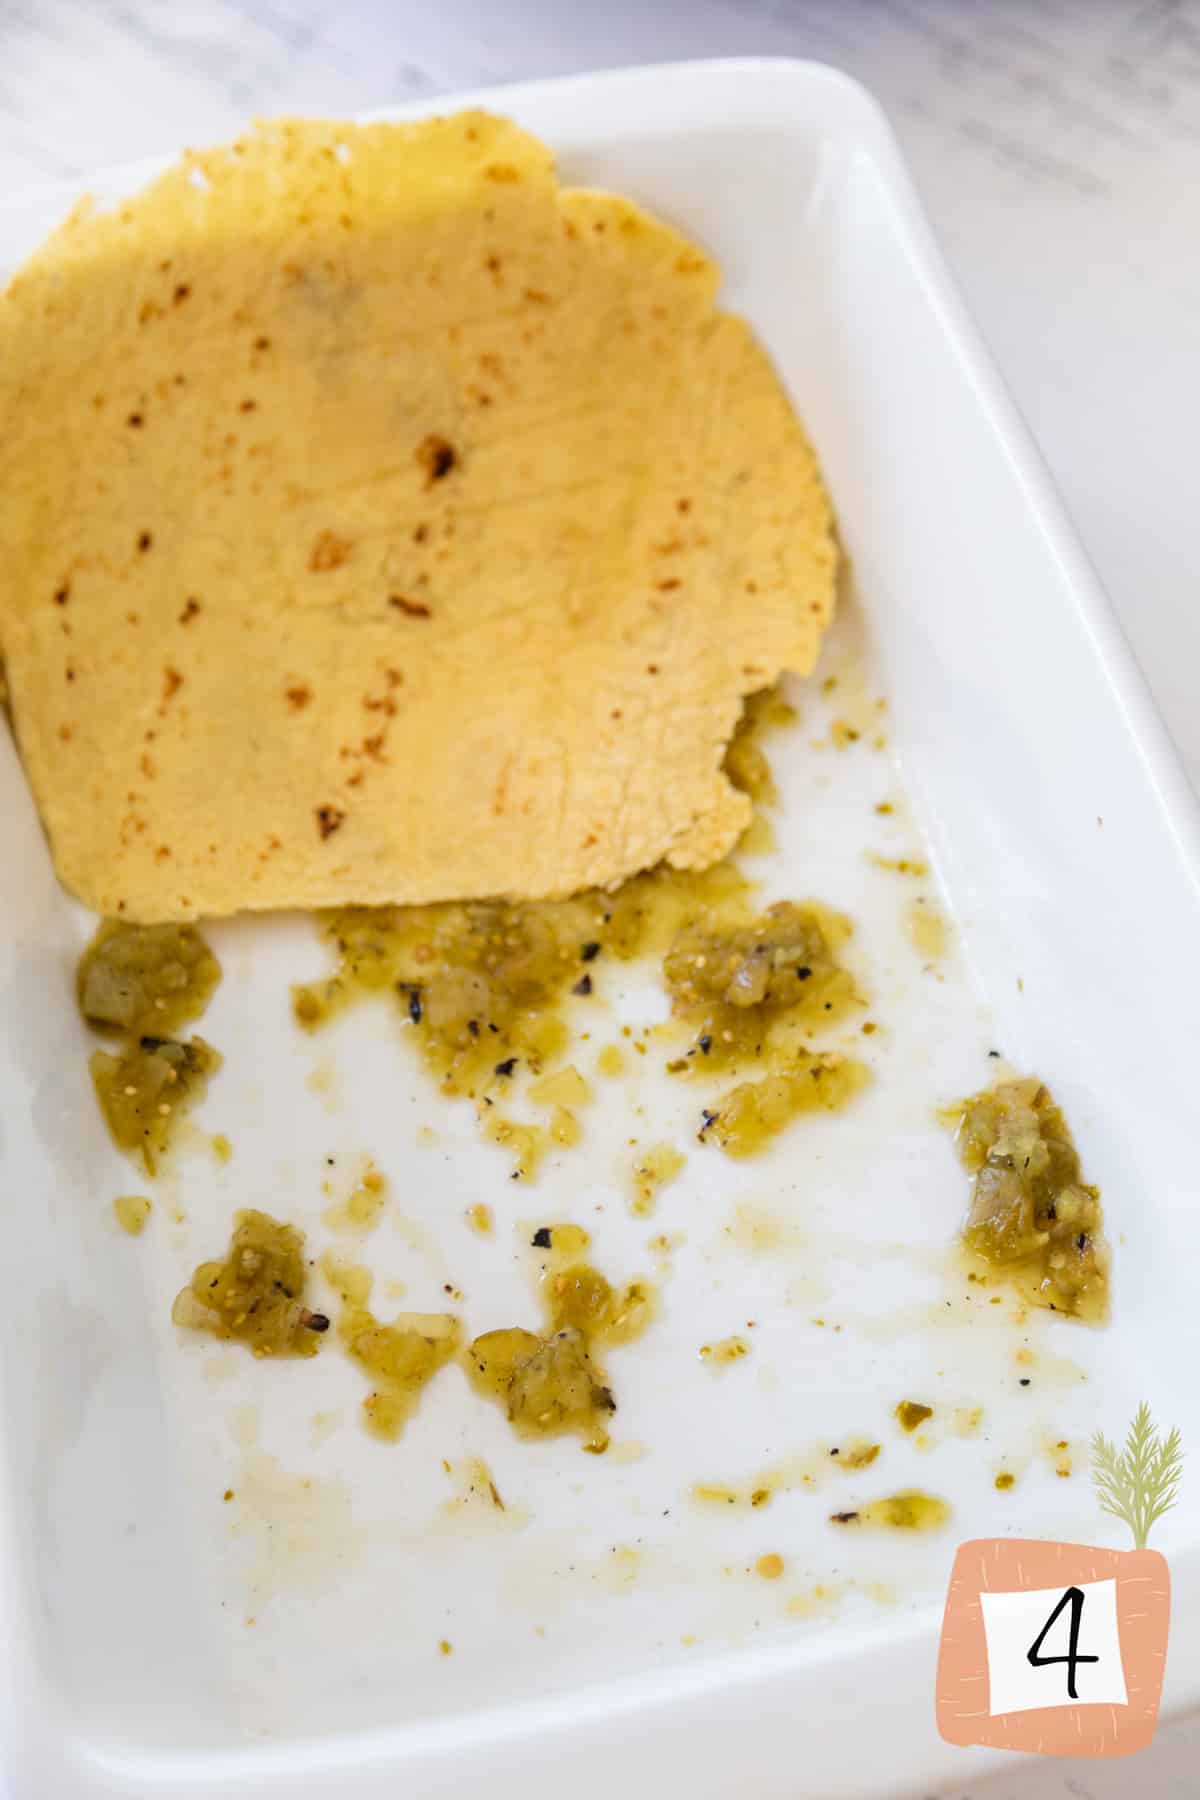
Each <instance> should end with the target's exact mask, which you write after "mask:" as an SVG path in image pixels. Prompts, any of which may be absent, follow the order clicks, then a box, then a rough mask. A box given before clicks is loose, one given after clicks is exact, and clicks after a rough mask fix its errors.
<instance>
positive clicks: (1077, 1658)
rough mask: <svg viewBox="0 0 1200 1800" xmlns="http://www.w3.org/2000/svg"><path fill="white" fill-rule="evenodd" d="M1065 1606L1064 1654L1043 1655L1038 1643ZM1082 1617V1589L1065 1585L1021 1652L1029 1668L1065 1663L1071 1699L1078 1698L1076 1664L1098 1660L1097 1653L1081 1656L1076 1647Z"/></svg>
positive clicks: (1041, 1641) (1077, 1645)
mask: <svg viewBox="0 0 1200 1800" xmlns="http://www.w3.org/2000/svg"><path fill="white" fill-rule="evenodd" d="M1068 1606H1069V1607H1070V1609H1071V1623H1070V1626H1069V1628H1068V1630H1069V1636H1068V1638H1067V1654H1066V1655H1065V1656H1043V1655H1042V1645H1043V1644H1044V1643H1045V1641H1046V1639H1047V1638H1048V1637H1049V1635H1050V1633H1051V1631H1052V1630H1053V1628H1054V1626H1055V1625H1056V1624H1057V1622H1058V1618H1059V1615H1060V1614H1061V1613H1062V1611H1063V1610H1064V1608H1065V1607H1068ZM1082 1619H1083V1589H1082V1588H1077V1587H1069V1588H1068V1589H1067V1591H1066V1593H1065V1594H1064V1595H1063V1597H1062V1599H1061V1600H1060V1601H1059V1603H1058V1605H1057V1606H1056V1607H1055V1609H1054V1611H1053V1612H1052V1613H1051V1614H1050V1617H1049V1618H1048V1619H1047V1620H1046V1623H1045V1624H1044V1625H1043V1626H1042V1629H1041V1630H1040V1631H1039V1632H1038V1634H1037V1637H1036V1638H1035V1639H1034V1641H1033V1644H1032V1645H1031V1646H1030V1648H1029V1649H1028V1650H1027V1651H1026V1652H1025V1655H1026V1657H1027V1659H1028V1661H1029V1666H1030V1668H1033V1669H1048V1668H1050V1667H1051V1665H1052V1664H1054V1663H1066V1665H1067V1695H1068V1698H1069V1699H1071V1700H1078V1698H1079V1694H1078V1692H1077V1691H1076V1687H1075V1670H1076V1669H1077V1668H1078V1666H1079V1664H1080V1663H1098V1662H1099V1661H1100V1658H1099V1657H1098V1656H1084V1655H1083V1654H1082V1652H1081V1651H1080V1648H1079V1626H1080V1623H1081V1621H1082Z"/></svg>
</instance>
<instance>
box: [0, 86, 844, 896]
mask: <svg viewBox="0 0 1200 1800" xmlns="http://www.w3.org/2000/svg"><path fill="white" fill-rule="evenodd" d="M717 281H718V271H717V269H716V267H715V265H714V264H713V263H712V262H711V261H710V260H709V259H708V258H707V257H706V256H705V255H703V254H702V253H701V252H699V251H698V250H696V249H695V248H694V246H692V245H690V244H689V243H688V242H687V241H686V240H685V239H684V238H682V237H681V236H679V235H678V234H677V233H676V232H675V231H673V230H672V229H671V228H670V227H668V226H666V225H665V224H662V223H661V222H659V221H657V220H655V219H652V218H651V217H649V216H648V215H647V214H646V213H644V212H643V211H641V210H640V209H639V208H638V207H636V206H635V205H633V204H632V203H631V202H629V201H626V200H622V199H619V198H617V197H615V196H612V195H607V194H602V193H597V192H592V191H588V190H581V189H571V188H561V187H559V185H558V184H557V182H556V180H555V177H554V173H553V167H552V162H551V158H550V154H549V152H548V151H547V150H546V149H545V147H544V146H543V145H541V144H539V143H538V142H537V140H535V139H533V138H531V137H529V136H528V135H526V134H525V133H523V132H520V131H519V130H518V129H517V128H516V127H515V126H513V125H511V124H509V123H508V122H507V121H504V120H501V119H497V118H494V117H491V116H488V115H484V114H480V113H472V114H462V115H458V116H457V117H454V118H450V119H445V120H435V121H431V122H427V123H423V124H418V125H405V126H396V125H378V126H369V127H361V128H358V127H350V126H343V125H331V124H312V123H285V124H277V125H271V126H265V127H260V128H259V129H258V130H257V131H256V132H255V133H254V134H252V135H251V136H249V137H247V138H245V139H243V140H241V141H240V143H239V144H238V145H236V146H232V147H230V148H228V149H225V150H221V151H215V152H211V153H207V154H204V155H201V156H194V157H191V158H190V159H188V160H187V161H186V162H185V164H184V165H183V166H182V167H181V168H179V169H177V170H174V171H172V172H171V173H169V174H168V175H166V176H164V177H163V178H161V179H160V180H159V181H158V182H157V183H156V184H155V185H154V186H153V187H151V188H150V189H149V190H147V191H146V192H145V193H144V194H143V195H141V196H139V197H138V198H136V199H134V200H133V201H131V202H128V203H127V204H126V205H125V206H124V207H122V208H121V209H119V210H118V211H117V212H115V213H112V214H99V215H98V214H93V213H89V212H88V211H86V210H83V211H81V212H80V213H78V214H77V215H75V216H74V217H73V218H72V220H70V221H68V223H67V224H66V225H65V226H64V227H63V228H62V230H61V231H60V232H59V233H58V234H57V235H56V236H55V237H54V238H53V239H51V240H50V242H49V244H48V245H47V246H46V247H44V249H43V250H42V251H41V252H39V254H38V256H37V257H36V258H35V259H34V260H33V261H32V263H31V264H29V265H27V267H26V269H25V270H24V271H22V273H21V274H20V275H19V276H18V277H17V279H16V280H15V281H14V283H13V284H12V286H11V288H10V290H9V292H8V293H7V295H6V296H5V298H4V302H3V307H2V309H0V415H2V416H3V419H4V423H5V430H4V432H3V434H0V441H2V443H3V449H2V450H0V459H2V467H0V526H2V529H3V536H4V541H5V545H6V559H5V565H4V567H3V570H2V572H0V647H2V648H3V651H4V653H5V655H6V657H7V661H8V668H9V679H10V685H11V689H12V695H13V704H14V712H15V718H16V724H17V731H18V736H19V740H20V744H21V748H22V752H23V755H24V758H25V762H26V766H27V768H28V771H29V775H30V778H31V781H32V784H33V787H34V792H35V794H36V797H37V800H38V803H39V806H40V808H41V811H42V816H43V819H44V821H45V824H46V826H47V829H48V832H49V835H50V839H51V844H52V847H53V850H54V854H55V859H56V863H57V866H58V869H59V872H60V874H61V876H62V879H63V880H64V882H65V883H66V884H67V886H68V887H70V888H71V889H73V890H74V892H75V893H77V894H78V895H79V896H80V897H81V898H82V899H84V900H85V901H86V902H87V903H88V904H89V905H91V906H92V907H94V908H95V909H96V910H97V911H99V912H102V913H107V914H119V915H121V916H123V917H125V918H129V919H135V920H145V921H151V920H162V919H171V918H190V917H194V916H197V915H200V914H208V915H217V914H224V913H232V912H236V911H239V910H241V909H244V908H268V907H286V906H301V907H312V906H324V905H330V904H335V903H343V902H364V903H378V902H386V901H395V902H424V901H431V900H438V899H447V898H466V897H472V896H481V895H491V894H508V895H513V896H524V897H539V896H545V895H559V894H565V893H569V892H572V891H575V890H577V889H580V888H583V887H586V886H593V885H605V884H610V883H613V882H615V881H617V880H619V879H621V878H622V877H624V876H627V875H629V874H631V873H633V872H634V871H636V870H639V869H643V868H646V867H648V866H650V865H652V864H653V863H655V862H657V861H658V860H660V859H662V858H665V859H666V860H667V861H669V862H670V863H672V864H674V865H675V866H677V867H683V868H687V867H699V866H704V865H706V864H708V863H711V862H712V861H714V860H715V859H717V858H718V857H719V856H721V855H722V854H723V853H724V852H725V851H727V850H728V849H729V848H730V847H731V845H732V844H733V842H734V841H735V840H736V837H737V835H738V833H739V832H740V830H741V829H742V828H743V826H744V825H745V824H746V822H747V818H748V813H749V808H748V802H747V801H746V799H745V797H744V796H743V795H741V794H738V793H736V792H735V791H734V790H733V788H732V787H731V786H730V784H729V783H728V781H727V780H726V778H725V776H724V775H723V774H722V772H721V760H722V754H723V750H724V746H725V744H726V742H727V740H728V738H729V735H730V733H731V731H732V729H733V727H734V724H735V723H736V720H737V718H738V715H739V712H740V708H741V701H742V697H743V695H744V694H746V693H748V692H750V691H753V690H755V689H759V688H762V687H764V686H766V685H767V684H769V683H770V682H772V681H773V680H774V679H775V678H776V677H777V675H778V674H779V673H780V671H782V670H785V669H786V670H794V671H798V672H801V673H804V672H807V671H808V670H809V669H810V668H811V667H812V665H813V663H814V661H815V659H816V655H817V651H818V648H819V644H820V639H821V635H822V632H823V630H824V628H825V626H826V625H827V623H828V621H829V618H830V614H831V611H832V602H833V577H834V570H835V562H836V553H835V549H834V544H833V539H832V531H831V520H830V513H829V507H828V503H827V500H826V496H825V493H824V489H823V487H822V484H821V480H820V475H819V472H818V469H817V465H816V461H815V458H814V456H813V453H812V451H811V449H810V447H809V445H808V442H807V440H806V438H805V436H804V434H803V432H802V430H801V428H800V425H799V424H798V422H797V420H796V418H795V415H794V413H793V411H792V408H791V406H790V404H789V402H788V399H787V396H786V395H785V393H784V391H783V388H782V386H781V385H780V383H779V381H778V379H777V377H776V375H775V373H774V371H773V370H772V368H771V366H770V363H769V361H768V360H767V358H766V356H765V355H764V353H763V351H762V350H761V348H760V347H759V346H758V344H757V343H756V341H755V340H754V338H753V336H752V334H751V333H750V331H749V330H748V328H747V327H746V325H745V324H744V323H743V322H741V321H740V320H738V319H736V318H733V317H731V316H728V315H725V314H722V313H720V312H718V311H716V310H715V307H714V303H713V302H714V295H715V291H716V286H717Z"/></svg>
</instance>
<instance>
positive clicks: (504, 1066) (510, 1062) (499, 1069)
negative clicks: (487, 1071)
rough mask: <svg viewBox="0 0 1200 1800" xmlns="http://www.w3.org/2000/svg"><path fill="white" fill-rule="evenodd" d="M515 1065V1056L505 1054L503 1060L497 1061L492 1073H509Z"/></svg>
mask: <svg viewBox="0 0 1200 1800" xmlns="http://www.w3.org/2000/svg"><path fill="white" fill-rule="evenodd" d="M516 1066H517V1059H516V1057H515V1056H506V1057H505V1059H504V1061H503V1062H498V1063H497V1064H496V1067H495V1069H494V1070H493V1074H496V1075H511V1074H512V1072H513V1070H514V1069H515V1068H516Z"/></svg>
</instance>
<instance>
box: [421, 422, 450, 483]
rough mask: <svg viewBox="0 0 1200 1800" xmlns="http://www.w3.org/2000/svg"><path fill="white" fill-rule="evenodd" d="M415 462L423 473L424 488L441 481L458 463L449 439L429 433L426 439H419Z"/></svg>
mask: <svg viewBox="0 0 1200 1800" xmlns="http://www.w3.org/2000/svg"><path fill="white" fill-rule="evenodd" d="M417 461H418V462H419V463H420V465H421V467H422V468H423V469H424V471H425V482H426V486H428V487H432V485H433V483H434V482H435V481H441V480H443V478H444V477H445V476H447V475H449V473H450V471H451V469H453V468H454V467H455V465H456V464H457V462H458V452H457V451H456V450H455V448H454V445H453V444H452V443H451V442H450V440H449V438H444V437H441V436H440V435H439V434H438V433H437V432H436V431H431V432H430V434H429V436H428V437H424V438H422V439H421V442H420V443H419V444H418V445H417Z"/></svg>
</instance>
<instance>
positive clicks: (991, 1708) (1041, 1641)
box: [937, 1538, 1171, 1756]
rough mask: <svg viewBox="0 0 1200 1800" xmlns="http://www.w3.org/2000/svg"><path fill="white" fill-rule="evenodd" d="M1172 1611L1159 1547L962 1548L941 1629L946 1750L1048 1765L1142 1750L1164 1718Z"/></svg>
mask: <svg viewBox="0 0 1200 1800" xmlns="http://www.w3.org/2000/svg"><path fill="white" fill-rule="evenodd" d="M1170 1607H1171V1583H1170V1577H1169V1574H1168V1570H1167V1564H1166V1561H1165V1559H1164V1558H1163V1557H1162V1556H1160V1555H1159V1553H1158V1551H1156V1550H1104V1549H1096V1548H1093V1547H1091V1546H1089V1545H1084V1544H1059V1543H1052V1542H1048V1541H1044V1540H1032V1539H1022V1538H976V1539H973V1540H972V1541H971V1542H970V1543H966V1544H963V1545H961V1546H960V1548H959V1551H958V1555H957V1556H956V1557H955V1559H954V1569H953V1571H952V1573H951V1576H950V1588H949V1592H948V1593H947V1596H946V1611H945V1615H944V1617H943V1620H942V1639H941V1648H940V1651H939V1655H938V1672H937V1727H938V1730H939V1732H940V1733H941V1735H942V1737H943V1738H945V1739H946V1740H947V1742H948V1743H951V1744H987V1745H990V1746H992V1747H993V1748H995V1749H1000V1750H1023V1751H1027V1752H1028V1751H1036V1752H1040V1753H1041V1754H1043V1755H1046V1756H1128V1755H1130V1754H1131V1753H1132V1752H1133V1751H1135V1750H1142V1749H1144V1748H1145V1747H1146V1745H1147V1744H1149V1743H1150V1741H1151V1739H1152V1738H1153V1736H1154V1727H1155V1724H1156V1722H1157V1719H1158V1705H1159V1699H1160V1696H1161V1693H1162V1682H1163V1671H1164V1669H1165V1666H1166V1657H1167V1630H1168V1623H1169V1619H1170ZM1043 1696H1044V1698H1043Z"/></svg>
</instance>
